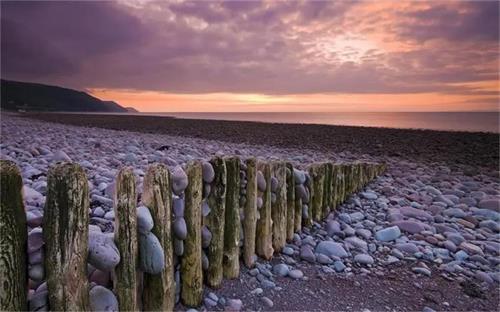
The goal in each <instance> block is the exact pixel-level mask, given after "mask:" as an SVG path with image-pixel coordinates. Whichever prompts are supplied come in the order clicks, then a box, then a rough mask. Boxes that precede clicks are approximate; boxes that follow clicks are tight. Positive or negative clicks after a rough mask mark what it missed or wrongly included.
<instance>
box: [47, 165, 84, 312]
mask: <svg viewBox="0 0 500 312" xmlns="http://www.w3.org/2000/svg"><path fill="white" fill-rule="evenodd" d="M88 224H89V190H88V183H87V177H86V176H85V172H84V171H83V169H82V167H80V165H78V164H72V163H61V164H57V165H55V166H54V167H52V168H51V169H50V170H49V172H48V174H47V200H46V203H45V209H44V216H43V236H44V240H45V272H46V277H47V288H48V294H49V305H50V309H51V310H53V311H69V310H84V311H86V310H88V309H89V284H88V278H87V274H86V273H87V248H88V235H89V225H88Z"/></svg>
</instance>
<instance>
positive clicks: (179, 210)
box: [172, 197, 208, 217]
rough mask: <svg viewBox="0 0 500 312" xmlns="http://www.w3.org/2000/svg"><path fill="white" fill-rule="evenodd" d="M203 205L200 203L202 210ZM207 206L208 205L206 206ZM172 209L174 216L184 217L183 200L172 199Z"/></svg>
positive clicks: (178, 198)
mask: <svg viewBox="0 0 500 312" xmlns="http://www.w3.org/2000/svg"><path fill="white" fill-rule="evenodd" d="M203 203H205V202H203ZM203 203H202V208H203ZM205 204H206V203H205ZM207 206H208V204H207ZM172 208H173V212H174V216H176V217H184V208H185V203H184V198H180V197H174V199H173V202H172Z"/></svg>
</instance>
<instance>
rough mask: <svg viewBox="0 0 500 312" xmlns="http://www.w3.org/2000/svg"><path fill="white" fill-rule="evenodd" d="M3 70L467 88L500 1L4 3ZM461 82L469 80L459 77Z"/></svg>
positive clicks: (317, 87) (241, 82)
mask: <svg viewBox="0 0 500 312" xmlns="http://www.w3.org/2000/svg"><path fill="white" fill-rule="evenodd" d="M1 5H2V77H7V78H11V79H19V80H32V81H39V82H50V83H56V84H62V85H66V86H70V87H76V88H107V89H137V90H152V91H162V92H171V93H191V94H195V93H214V92H231V93H258V94H273V95H277V94H314V93H360V94H369V93H384V94H402V93H423V92H441V93H453V94H458V93H464V94H478V95H484V94H491V92H493V91H492V90H482V89H481V90H477V89H474V88H471V87H467V86H464V85H463V83H468V82H480V81H491V80H495V79H498V73H497V71H498V51H497V47H498V3H497V2H473V3H472V2H443V1H441V2H414V3H411V4H409V3H404V2H402V3H395V2H392V1H390V2H384V1H382V2H350V1H264V2H256V1H228V2H213V1H211V2H200V1H183V2H165V1H149V2H37V3H35V4H34V3H25V2H21V3H19V2H16V3H13V2H2V4H1ZM460 83H462V84H460Z"/></svg>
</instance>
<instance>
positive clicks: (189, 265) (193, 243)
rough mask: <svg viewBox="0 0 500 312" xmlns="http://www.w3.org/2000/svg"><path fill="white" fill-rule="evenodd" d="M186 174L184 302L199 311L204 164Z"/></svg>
mask: <svg viewBox="0 0 500 312" xmlns="http://www.w3.org/2000/svg"><path fill="white" fill-rule="evenodd" d="M186 174H187V176H188V181H189V184H188V186H187V188H186V191H185V198H186V199H185V210H184V219H185V220H186V226H187V233H188V234H187V237H186V239H185V240H184V255H183V257H182V259H181V276H182V277H181V280H182V288H181V299H182V303H183V304H184V305H186V306H189V307H198V306H199V305H200V304H201V301H202V299H203V270H202V266H201V253H202V250H201V225H202V214H201V203H202V202H201V200H202V190H203V181H202V179H203V178H202V166H201V162H200V161H191V162H190V163H188V165H187V168H186ZM238 174H239V173H238ZM226 221H227V219H226Z"/></svg>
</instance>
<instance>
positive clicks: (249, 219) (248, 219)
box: [243, 158, 257, 268]
mask: <svg viewBox="0 0 500 312" xmlns="http://www.w3.org/2000/svg"><path fill="white" fill-rule="evenodd" d="M246 165H247V186H246V195H247V200H246V203H245V207H244V216H245V219H244V220H243V233H244V236H243V261H244V263H245V266H246V267H247V268H251V267H253V266H254V265H255V236H256V231H257V160H256V159H255V158H249V159H247V161H246Z"/></svg>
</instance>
